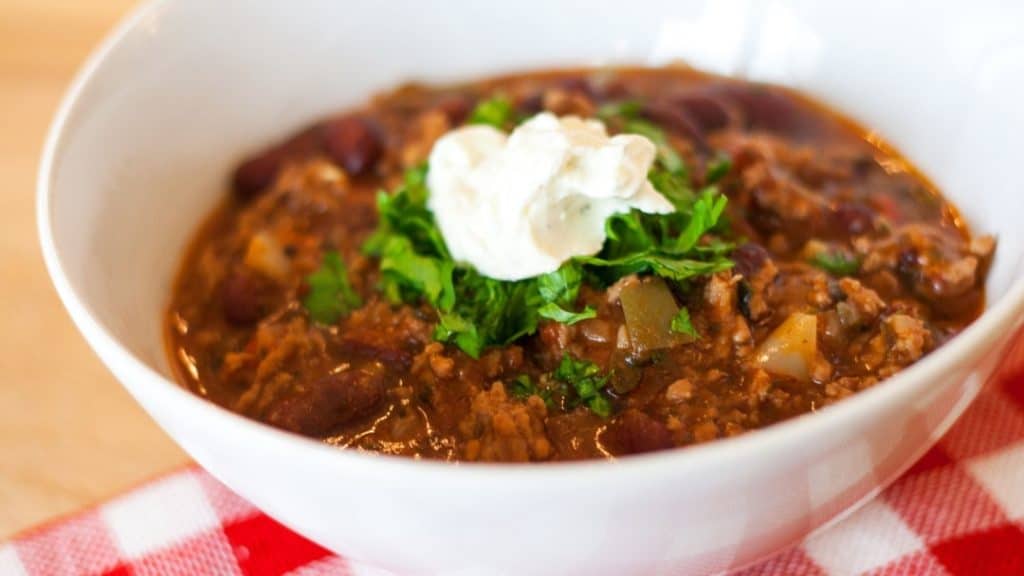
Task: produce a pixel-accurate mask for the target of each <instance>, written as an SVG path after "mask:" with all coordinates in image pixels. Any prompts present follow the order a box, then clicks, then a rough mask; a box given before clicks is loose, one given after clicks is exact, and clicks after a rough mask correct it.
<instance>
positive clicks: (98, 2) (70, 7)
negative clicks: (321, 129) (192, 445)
mask: <svg viewBox="0 0 1024 576" xmlns="http://www.w3.org/2000/svg"><path fill="white" fill-rule="evenodd" d="M131 4H132V2H130V1H129V0H85V1H76V0H0V182H2V184H3V190H2V191H0V239H2V241H0V539H2V538H4V537H7V536H10V535H11V534H12V533H14V532H16V531H19V530H22V529H24V528H27V527H29V526H31V525H34V524H37V523H39V522H41V521H44V520H46V519H48V518H52V517H54V516H57V515H60V514H66V513H68V512H72V511H74V510H77V509H80V508H82V507H84V506H87V505H89V504H91V503H94V502H96V501H99V500H102V499H105V498H108V497H110V496H113V495H114V494H117V493H118V492H120V491H122V490H124V489H126V488H128V487H130V486H132V485H133V484H135V483H137V482H139V481H140V480H143V479H145V478H147V477H150V476H153V475H155V474H158V473H160V472H163V471H167V470H170V469H172V468H175V467H177V466H180V465H181V464H183V463H184V462H186V461H187V457H186V456H185V455H184V454H183V453H182V452H181V450H179V449H178V448H177V447H176V446H175V445H174V444H173V443H172V442H171V440H170V439H169V438H168V437H167V436H166V435H165V434H164V433H163V432H162V431H161V430H160V429H159V428H157V426H156V424H154V423H153V422H152V421H151V420H150V419H149V417H148V416H146V414H145V413H143V412H142V409H141V408H139V407H138V405H136V404H135V402H134V400H132V399H131V398H130V397H129V396H128V394H127V393H126V392H125V391H124V390H123V389H122V388H121V386H120V384H118V383H117V382H116V381H115V380H114V379H113V377H112V376H111V375H110V374H109V373H108V372H107V370H106V369H105V368H104V367H103V366H102V365H101V364H100V362H99V360H98V359H97V358H96V356H94V355H93V353H92V351H91V350H90V349H89V348H88V346H87V345H86V343H85V341H84V340H83V339H82V337H81V336H80V335H79V334H78V331H77V330H76V329H75V328H74V326H73V325H72V324H71V320H70V319H69V318H68V316H67V314H66V313H65V311H64V308H63V306H62V305H61V304H60V302H59V301H58V299H57V295H56V292H55V291H54V290H53V288H52V286H51V284H50V280H49V277H48V276H47V274H46V270H45V269H44V267H43V262H42V256H41V255H40V251H39V243H38V241H37V239H36V225H35V173H36V167H37V165H38V160H39V151H40V149H41V147H42V143H43V138H44V135H45V132H46V129H47V126H48V124H49V122H50V118H51V117H52V116H53V113H54V110H55V109H56V106H57V102H58V100H59V99H60V96H61V94H62V93H63V92H64V89H65V88H66V86H67V84H68V83H69V81H70V79H71V76H72V74H73V73H74V71H75V69H76V68H77V67H78V66H79V65H80V64H81V62H82V61H83V60H84V59H85V57H86V56H87V54H88V53H89V51H90V50H91V49H92V47H93V46H95V45H96V43H97V42H98V41H99V40H100V38H101V37H102V36H103V34H104V33H105V32H106V31H107V30H108V29H109V28H110V27H111V26H112V25H113V24H114V23H115V22H116V21H117V20H118V18H120V17H121V15H123V14H124V13H125V12H126V11H127V10H128V9H129V8H130V7H131Z"/></svg>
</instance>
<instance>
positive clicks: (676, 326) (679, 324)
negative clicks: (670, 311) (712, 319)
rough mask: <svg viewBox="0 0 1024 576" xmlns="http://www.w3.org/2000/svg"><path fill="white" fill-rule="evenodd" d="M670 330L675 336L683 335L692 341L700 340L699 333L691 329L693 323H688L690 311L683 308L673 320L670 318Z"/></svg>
mask: <svg viewBox="0 0 1024 576" xmlns="http://www.w3.org/2000/svg"><path fill="white" fill-rule="evenodd" d="M670 328H671V329H672V331H673V332H675V333H676V334H683V335H685V336H689V337H690V338H693V339H694V340H697V339H699V338H700V333H698V332H697V329H696V328H694V327H693V322H692V321H690V311H689V310H687V309H686V308H685V307H683V308H680V309H679V313H678V314H676V316H675V318H672V324H671V325H670Z"/></svg>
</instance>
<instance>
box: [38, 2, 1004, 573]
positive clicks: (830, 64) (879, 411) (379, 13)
mask: <svg viewBox="0 0 1024 576" xmlns="http://www.w3.org/2000/svg"><path fill="white" fill-rule="evenodd" d="M586 6H587V7H586V8H585V9H582V8H580V7H579V6H578V4H577V3H570V2H543V1H540V0H537V1H532V0H529V1H520V2H516V3H514V4H510V5H509V4H505V5H501V6H493V5H491V4H489V3H483V2H472V1H470V0H460V1H448V2H437V3H434V2H421V1H416V0H402V1H397V0H395V1H383V2H360V3H356V2H338V1H334V0H305V1H303V2H284V1H275V0H260V1H256V0H218V1H217V2H209V1H207V0H181V1H170V0H168V1H165V2H156V3H150V4H147V5H145V6H143V7H142V8H141V9H139V10H138V11H137V12H136V13H135V14H134V15H133V16H132V17H131V18H130V19H129V20H128V21H127V22H126V23H125V24H124V25H122V26H121V27H120V28H119V29H118V30H117V32H115V33H114V34H113V35H112V36H111V38H110V39H109V40H108V41H107V42H106V43H105V44H104V45H103V47H102V48H101V49H100V50H99V52H98V53H97V54H96V55H95V56H94V57H93V58H92V59H91V60H90V61H89V63H88V64H87V65H86V67H85V69H84V70H83V72H82V73H81V75H80V76H79V78H78V80H77V81H76V82H75V84H74V85H73V87H72V88H71V90H70V92H69V94H68V96H67V99H66V100H65V102H64V104H63V106H62V107H61V109H60V112H59V114H58V116H57V119H56V120H55V122H54V125H53V129H52V132H51V134H50V138H49V140H48V143H47V146H46V150H45V154H44V158H43V162H42V167H41V170H40V179H39V225H40V234H41V239H42V244H43V249H44V253H45V257H46V261H47V265H48V266H49V269H50V273H51V275H52V276H53V279H54V283H55V284H56V286H57V289H58V291H59V293H60V296H61V298H62V299H63V301H64V303H65V304H66V305H67V307H68V309H69V311H70V313H71V315H72V317H73V318H74V320H75V322H76V323H77V325H78V326H79V328H80V329H81V331H82V332H83V334H84V335H85V337H86V338H87V339H88V340H89V342H90V344H91V345H92V346H93V347H94V348H95V350H96V352H97V353H98V354H99V356H100V357H101V358H102V359H103V361H104V362H105V363H106V364H107V365H108V366H109V367H110V369H111V370H112V371H113V372H114V373H115V374H116V375H117V377H118V378H119V379H120V380H121V381H122V382H123V383H124V385H125V386H126V387H127V388H128V390H129V391H130V392H131V393H132V394H133V395H134V396H135V397H136V398H137V399H138V401H139V402H140V403H141V404H142V405H143V406H144V407H145V408H146V410H148V411H149V412H150V413H151V414H152V415H153V417H154V418H155V419H156V420H157V421H158V422H159V423H160V425H161V426H163V427H164V428H165V429H166V430H167V432H168V433H169V434H171V436H173V437H174V438H175V439H176V440H177V441H178V442H179V443H180V444H181V445H182V446H183V447H184V448H185V449H186V450H188V451H189V453H191V454H192V455H193V456H194V457H195V459H196V460H198V461H199V462H200V463H201V464H202V465H203V466H204V467H205V468H207V469H208V470H209V471H210V472H212V473H213V474H214V475H215V476H217V477H218V478H220V479H221V480H223V481H224V482H225V483H226V484H228V485H229V486H231V487H232V488H233V489H235V490H236V491H238V492H239V493H240V494H242V495H243V496H245V497H247V498H248V499H250V500H252V501H253V502H254V503H256V504H257V505H258V506H260V507H261V508H263V509H265V510H266V511H267V512H268V513H270V514H271V515H273V516H274V517H276V518H278V519H280V520H281V521H282V522H284V523H285V524H287V525H289V526H291V527H292V528H294V529H295V530H297V531H298V532H300V533H302V534H304V535H306V536H308V537H310V538H312V539H314V540H316V541H318V542H320V543H322V544H324V545H325V546H327V547H329V548H331V549H333V550H336V551H338V552H340V553H343V554H347V555H350V556H352V557H355V558H358V559H362V560H366V561H369V562H371V563H374V564H377V565H380V566H383V567H386V568H390V569H394V570H396V571H399V572H401V573H404V574H420V573H438V572H442V573H448V574H516V575H520V574H530V575H543V574H588V575H602V574H618V573H637V574H662V573H672V574H679V573H697V572H706V571H715V570H721V569H724V568H727V567H730V566H736V565H741V564H744V563H747V562H750V561H752V560H754V559H757V558H759V557H761V556H763V555H765V554H767V553H770V552H772V551H774V550H776V549H778V548H780V547H782V546H785V545H788V544H791V543H793V542H795V541H796V540H798V539H799V538H801V537H803V536H805V535H806V534H807V533H808V532H810V531H811V530H812V529H814V528H815V527H817V526H820V525H821V524H823V523H825V522H827V521H829V520H830V519H831V518H833V517H835V516H836V515H838V514H839V513H841V512H842V511H844V510H847V509H849V508H850V507H851V506H853V505H854V504H855V503H856V502H858V501H862V500H863V499H864V498H866V497H868V496H870V495H872V494H873V493H875V492H876V491H877V490H878V489H879V487H880V486H882V485H884V484H885V483H886V482H888V481H890V480H891V479H892V478H893V477H894V476H895V475H896V474H898V473H899V472H901V471H902V470H903V469H904V468H905V467H906V466H907V465H908V464H909V463H910V462H911V461H912V460H913V459H914V458H915V457H916V456H918V455H920V454H921V453H922V452H923V451H924V450H925V449H926V448H927V447H928V446H929V445H930V444H931V443H932V442H933V441H934V440H935V439H936V438H937V437H938V435H940V434H941V433H942V432H943V431H944V430H945V429H946V428H947V427H948V426H949V425H950V423H951V422H952V421H953V419H955V418H956V417H957V416H958V415H959V414H960V413H961V412H962V411H963V409H964V408H965V407H966V406H967V404H968V403H969V402H970V400H971V399H972V398H973V397H974V395H975V392H976V391H977V388H978V386H979V384H981V382H982V381H984V380H985V378H986V376H987V375H988V374H989V372H990V370H991V368H992V365H993V361H994V359H995V358H996V356H997V354H998V352H999V350H1000V349H1001V348H1002V346H1003V344H1004V343H1005V342H1006V339H1007V337H1008V335H1009V333H1010V332H1011V330H1013V329H1015V327H1016V326H1017V325H1019V324H1020V322H1021V316H1022V311H1024V282H1022V281H1021V278H1022V276H1024V262H1022V252H1024V235H1022V227H1021V226H1020V219H1021V217H1022V216H1024V201H1022V199H1024V192H1022V190H1021V185H1020V178H1019V176H1018V175H1017V173H1016V171H1017V170H1018V169H1019V165H1020V160H1019V155H1020V150H1021V149H1022V143H1021V135H1022V134H1024V114H1022V112H1021V108H1020V106H1021V102H1024V80H1022V79H1024V42H1022V36H1021V35H1020V34H1019V28H1020V26H1019V25H1020V23H1021V22H1022V21H1024V7H1022V6H1021V5H1020V4H1011V2H1009V1H1007V2H1003V3H1001V4H1000V3H998V2H974V3H972V4H971V5H970V6H969V7H967V6H964V5H962V4H959V3H956V4H954V3H952V2H949V3H938V2H927V3H923V2H922V3H890V2H886V1H884V0H872V1H868V2H858V3H842V5H840V4H839V3H831V2H830V3H822V2H817V1H810V0H808V1H792V2H783V1H764V2H756V1H753V0H750V1H744V0H715V1H709V2H706V3H705V2H702V1H699V0H664V1H652V2H646V1H633V2H628V3H625V4H623V3H622V2H613V1H611V0H591V1H590V2H588V3H587V4H586ZM677 58H683V59H686V60H689V61H690V62H691V63H694V64H696V65H698V66H701V67H705V68H708V69H711V70H714V71H718V72H725V73H735V74H741V75H747V76H749V77H753V78H756V79H765V80H772V81H777V82H782V83H785V84H789V85H792V86H795V87H797V88H800V89H803V90H806V91H808V92H810V93H812V94H815V95H817V96H819V97H821V98H823V99H824V100H826V101H828V102H830V103H832V104H833V105H835V106H837V107H839V108H840V109H842V110H845V111H847V112H849V113H851V114H852V115H853V116H855V117H856V118H858V119H860V120H861V121H863V122H864V123H866V124H868V125H871V126H877V127H879V130H880V131H881V133H882V134H884V135H885V136H886V137H887V138H888V139H890V140H891V141H892V142H894V143H895V144H896V145H897V146H899V147H900V148H901V149H902V150H904V151H905V152H906V153H907V154H908V155H909V156H910V158H912V159H913V160H914V161H915V162H916V163H917V164H918V166H920V167H921V168H922V169H924V171H925V172H926V173H928V174H929V175H930V176H932V177H933V178H934V180H935V181H936V182H937V183H938V184H939V185H940V186H941V187H942V188H943V189H944V190H945V191H946V193H947V194H948V196H949V197H950V198H952V199H953V200H954V201H956V202H957V203H958V204H959V205H960V207H961V208H962V209H963V212H964V214H965V216H966V218H967V219H968V220H969V221H970V222H971V223H972V224H973V225H974V226H975V227H976V228H977V229H979V230H985V231H989V232H995V233H997V234H998V235H999V241H1000V245H999V250H998V255H997V258H996V261H995V265H994V268H993V270H992V274H991V278H990V282H989V287H990V290H989V292H990V302H989V311H988V312H987V313H986V314H985V316H984V317H983V318H981V319H980V320H979V321H978V322H977V323H976V324H974V325H973V326H971V327H970V328H969V329H968V330H967V331H966V332H965V333H964V334H962V335H961V336H959V337H958V338H956V339H955V340H954V341H953V342H951V343H950V344H949V345H948V346H946V347H945V348H944V349H942V350H941V351H940V352H938V353H936V354H933V355H931V356H929V357H928V358H926V359H925V360H924V361H922V362H920V363H919V364H917V365H915V366H913V367H912V368H910V369H909V370H907V371H905V372H903V373H901V374H900V375H898V376H896V377H895V378H893V379H891V380H890V381H887V382H886V383H884V384H883V385H880V386H878V387H876V388H874V389H871V390H868V391H867V392H864V393H863V394H860V395H858V396H856V397H854V398H851V399H848V400H845V401H843V402H841V403H839V404H838V405H835V406H832V407H829V408H826V409H824V410H821V411H820V412H819V413H818V414H815V415H812V416H808V417H803V418H798V419H796V420H793V421H791V422H788V423H785V424H782V425H778V426H775V427H773V428H770V429H768V430H765V431H762V432H757V433H753V434H749V435H745V436H742V437H739V438H736V439H731V440H724V441H719V442H715V443H712V444H710V445H704V446H700V447H696V448H691V449H685V450H677V451H671V452H664V453H659V454H654V455H647V456H640V457H633V458H628V459H624V460H621V461H619V462H615V463H609V462H588V463H582V464H560V465H546V466H504V467H499V466H487V465H470V466H452V465H444V464H438V463H427V462H415V461H412V460H402V459H392V458H385V457H374V456H370V455H361V454H357V453H346V452H340V451H338V450H335V449H331V448H328V447H326V446H321V445H319V444H317V443H315V442H312V441H308V440H304V439H301V438H298V437H295V436H291V435H287V434H284V433H281V432H278V431H275V430H272V429H270V428H268V427H264V426H262V425H259V424H256V423H253V422H250V421H247V420H244V419H242V418H239V417H237V416H234V415H232V414H230V413H228V412H226V411H224V410H221V409H219V408H217V407H215V406H213V405H211V404H208V403H206V402H204V401H202V400H200V399H198V398H196V397H194V396H192V395H190V394H189V393H187V392H186V391H184V390H183V389H181V388H179V387H178V386H176V385H175V384H173V383H172V382H171V381H170V378H169V373H170V372H169V370H168V363H167V361H166V359H165V357H164V347H163V344H162V342H161V330H160V320H161V314H162V312H163V309H164V306H165V304H166V303H167V300H168V291H169V287H170V280H171V277H172V274H173V272H174V270H175V267H176V266H177V264H178V261H179V257H180V255H181V251H182V248H183V247H184V245H185V242H186V240H187V239H188V238H189V236H190V235H191V234H192V233H193V232H194V231H195V229H196V225H197V223H198V222H199V221H200V220H201V219H202V218H203V216H204V215H205V214H206V213H207V211H208V210H209V209H211V208H212V207H213V205H214V204H215V203H216V202H217V200H218V198H220V197H221V195H222V193H223V190H224V187H225V186H224V184H225V178H226V174H227V172H228V170H229V168H230V167H231V166H232V164H233V163H234V162H236V161H237V160H238V159H239V158H241V157H242V156H243V155H245V154H246V153H249V152H252V151H254V150H257V149H259V148H261V147H262V146H264V145H266V144H268V143H269V142H272V141H273V140H275V139H277V138H280V137H282V136H284V135H286V134H288V133H289V132H290V131H291V130H293V129H295V128H297V127H300V126H302V125H303V124H305V123H306V122H308V121H310V120H312V119H315V118H317V117H318V116H321V115H323V114H325V113H327V112H328V111H332V110H335V109H337V108H339V107H344V106H346V105H349V104H353V103H356V102H358V101H360V100H362V99H363V98H365V97H367V96H368V95H369V94H370V93H372V92H373V91H374V90H377V89H380V88H384V87H387V86H389V85H392V84H394V83H396V82H398V81H401V80H407V79H411V78H419V79H432V80H438V79H451V78H470V77H473V76H474V75H477V74H481V73H487V72H494V71H507V70H510V69H522V68H530V67H552V66H555V65H560V64H600V63H608V62H627V63H663V62H667V61H671V60H674V59H677Z"/></svg>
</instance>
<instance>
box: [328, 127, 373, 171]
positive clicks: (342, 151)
mask: <svg viewBox="0 0 1024 576" xmlns="http://www.w3.org/2000/svg"><path fill="white" fill-rule="evenodd" d="M324 147H325V148H326V149H327V153H328V154H329V155H330V156H331V158H332V159H334V161H335V162H337V163H338V164H340V165H341V167H342V168H344V169H345V171H346V172H348V173H349V174H352V175H353V176H359V175H361V174H365V173H367V172H369V171H370V170H372V169H373V167H374V165H375V164H376V163H377V160H378V159H379V158H380V155H381V151H382V149H381V142H380V136H379V135H378V134H377V132H376V130H375V129H374V128H373V127H372V126H371V125H370V123H369V121H367V120H366V119H364V118H360V117H358V116H345V117H343V118H339V119H337V120H334V121H331V122H329V123H327V124H326V125H325V126H324Z"/></svg>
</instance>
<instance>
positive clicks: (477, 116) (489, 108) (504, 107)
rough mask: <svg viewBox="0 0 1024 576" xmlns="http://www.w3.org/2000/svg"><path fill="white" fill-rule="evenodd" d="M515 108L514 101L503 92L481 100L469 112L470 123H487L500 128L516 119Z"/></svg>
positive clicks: (502, 128)
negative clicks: (513, 106)
mask: <svg viewBox="0 0 1024 576" xmlns="http://www.w3.org/2000/svg"><path fill="white" fill-rule="evenodd" d="M514 118H515V110H514V109H513V108H512V102H511V101H510V100H509V99H508V98H507V97H505V96H504V95H502V94H498V95H495V96H492V97H490V98H488V99H486V100H481V101H480V102H479V103H477V105H476V107H475V108H473V111H472V112H470V114H469V120H468V122H469V123H470V124H487V125H488V126H493V127H495V128H497V129H498V130H504V129H505V127H506V126H507V125H508V124H509V123H510V122H512V121H513V120H514Z"/></svg>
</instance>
